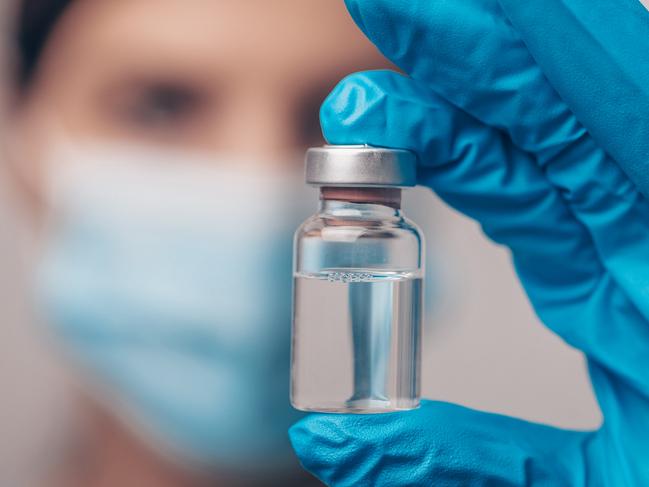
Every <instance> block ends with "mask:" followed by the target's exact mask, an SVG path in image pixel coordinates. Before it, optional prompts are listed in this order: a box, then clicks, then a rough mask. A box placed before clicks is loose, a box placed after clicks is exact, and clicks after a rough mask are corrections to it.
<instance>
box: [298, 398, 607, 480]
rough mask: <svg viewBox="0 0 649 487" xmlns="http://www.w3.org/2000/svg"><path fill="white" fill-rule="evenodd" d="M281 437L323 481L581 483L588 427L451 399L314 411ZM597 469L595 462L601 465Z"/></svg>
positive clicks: (592, 438)
mask: <svg viewBox="0 0 649 487" xmlns="http://www.w3.org/2000/svg"><path fill="white" fill-rule="evenodd" d="M289 436H290V439H291V443H292V444H293V448H294V449H295V451H296V453H297V455H298V457H299V458H300V461H301V462H302V465H303V466H304V467H305V468H306V469H307V470H308V471H310V472H311V473H313V474H314V475H315V476H316V477H318V478H319V479H320V480H322V481H323V482H324V483H326V484H327V485H331V486H334V487H343V486H352V485H353V486H357V485H372V486H376V487H383V486H386V487H387V486H390V487H400V486H406V485H408V486H419V485H433V484H434V485H448V486H453V485H457V486H465V485H510V486H514V485H521V486H522V485H532V484H535V485H536V484H539V485H583V484H584V482H585V479H586V478H588V475H589V474H595V472H590V473H589V472H584V471H583V467H582V465H583V463H584V460H585V458H586V457H587V456H588V455H589V454H590V449H591V448H592V445H591V444H592V442H594V441H596V439H595V438H596V437H595V435H594V434H593V433H578V432H571V431H564V430H557V429H553V428H549V427H545V426H541V425H537V424H532V423H527V422H525V421H520V420H516V419H513V418H507V417H505V416H500V415H495V414H487V413H482V412H478V411H473V410H470V409H467V408H463V407H460V406H455V405H452V404H447V403H441V402H433V401H422V405H421V407H420V408H419V409H418V410H414V411H409V412H403V413H393V414H379V415H345V414H316V415H311V416H308V417H306V418H305V419H303V420H301V421H300V422H299V423H297V424H296V425H294V426H293V427H292V428H291V429H290V431H289ZM601 467H603V466H601Z"/></svg>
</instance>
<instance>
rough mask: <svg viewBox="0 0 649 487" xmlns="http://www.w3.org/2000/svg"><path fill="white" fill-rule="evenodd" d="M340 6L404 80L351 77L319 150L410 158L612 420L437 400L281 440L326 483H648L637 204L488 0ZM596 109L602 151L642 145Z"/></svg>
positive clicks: (644, 257) (648, 411) (644, 269)
mask: <svg viewBox="0 0 649 487" xmlns="http://www.w3.org/2000/svg"><path fill="white" fill-rule="evenodd" d="M503 1H504V0H503ZM508 3H509V2H508ZM513 3H514V2H512V4H513ZM529 3H532V4H537V3H539V2H534V1H532V2H529ZM595 3H596V2H595ZM348 6H349V8H350V11H351V12H352V14H353V16H354V18H355V20H356V21H357V23H358V24H359V25H360V26H361V28H362V29H363V30H364V31H365V33H366V34H367V35H368V37H369V38H370V39H371V40H372V41H373V42H375V43H376V44H377V45H378V47H379V48H380V49H381V50H382V51H383V52H384V53H385V54H386V55H387V56H388V57H389V58H391V59H392V60H393V61H394V62H395V63H396V64H397V65H399V66H400V67H401V68H402V69H404V70H405V71H406V72H408V73H409V74H410V75H411V76H412V78H409V77H406V76H402V75H399V74H396V73H392V72H386V71H380V72H369V73H361V74H356V75H352V76H350V77H348V78H346V79H345V80H344V81H343V82H341V83H340V84H339V85H338V87H337V88H336V89H334V91H333V92H332V94H331V95H330V96H329V97H328V99H327V100H326V101H325V103H324V105H323V107H322V112H321V118H322V125H323V130H324V133H325V136H326V138H327V139H328V140H329V141H330V142H331V143H335V144H341V143H369V144H374V145H383V146H389V147H402V148H409V149H411V150H413V151H415V152H416V153H417V154H418V155H419V159H420V170H419V179H420V183H421V184H424V185H427V186H429V187H431V188H432V189H433V190H434V191H436V192H437V194H439V195H440V196H441V197H442V198H444V199H445V200H446V201H447V202H448V203H449V204H451V205H452V206H453V207H455V208H457V209H459V210H460V211H463V212H465V213H466V214H468V215H470V216H472V217H473V218H475V219H477V220H478V221H479V222H480V223H481V224H482V227H483V229H484V231H485V233H487V235H488V236H489V237H491V238H492V239H493V240H495V241H496V242H499V243H502V244H504V245H507V246H508V247H509V248H510V249H511V252H512V258H513V261H514V264H515V266H516V269H517V271H518V274H519V276H520V278H521V280H522V282H523V285H524V286H525V289H526V291H527V294H528V296H529V298H530V300H531V301H532V303H533V305H534V308H535V309H536V311H537V313H538V315H539V316H540V318H541V319H542V320H543V322H544V323H545V324H546V325H547V326H548V327H550V328H551V329H552V330H553V331H554V332H556V333H557V334H559V335H560V336H561V337H563V338H564V339H565V340H566V342H568V343H569V344H571V345H573V346H574V347H577V348H579V349H581V350H582V351H583V352H584V353H585V354H586V356H587V358H588V366H589V371H590V375H591V379H592V382H593V386H594V389H595V392H596V395H597V398H598V400H599V403H600V406H601V408H602V411H603V413H604V417H605V420H604V424H603V425H602V427H601V428H600V429H599V430H598V431H593V432H573V431H566V430H557V429H553V428H549V427H545V426H541V425H535V424H531V423H528V422H525V421H521V420H517V419H512V418H506V417H502V416H498V415H492V414H486V413H482V412H477V411H472V410H468V409H465V408H462V407H459V406H454V405H450V404H444V403H437V402H424V403H423V405H422V407H421V409H419V410H417V411H413V412H407V413H395V414H386V415H373V416H355V415H322V414H320V415H311V416H309V417H307V418H306V419H304V420H302V421H300V422H299V423H297V424H296V425H295V426H294V427H293V428H292V429H291V432H290V434H291V439H292V442H293V446H294V448H295V449H296V451H297V453H298V455H299V457H300V458H301V461H302V463H303V465H304V466H305V467H306V468H307V469H308V470H310V471H311V472H312V473H314V474H315V475H316V476H317V477H319V478H320V479H322V480H323V481H324V482H326V483H327V484H329V485H334V486H352V485H354V486H365V485H372V486H391V487H396V486H405V485H462V486H465V485H552V486H554V485H570V486H574V485H596V486H597V485H606V486H609V485H615V486H621V485H634V486H635V485H640V486H643V485H649V204H648V202H647V200H646V199H645V197H644V196H643V195H642V194H641V193H640V192H639V191H638V189H637V187H636V186H635V185H634V183H632V182H631V181H630V180H629V179H628V177H627V175H626V174H625V172H624V171H622V169H621V168H620V166H619V165H618V163H617V162H616V161H615V160H613V159H612V158H611V157H610V156H608V155H607V154H606V153H605V151H604V150H602V148H601V146H600V145H598V144H597V143H596V142H595V141H594V139H593V138H592V137H591V135H590V134H589V132H587V131H586V129H585V128H584V127H583V126H582V125H581V124H580V123H579V122H578V121H577V118H576V117H575V114H574V112H573V110H572V109H571V106H568V105H567V104H566V103H565V102H564V101H563V98H562V97H560V96H559V95H558V94H557V92H556V91H555V90H554V89H553V87H552V86H551V85H550V83H549V82H548V80H547V78H546V76H545V74H544V70H542V69H541V68H540V67H539V65H537V64H536V63H535V62H534V60H533V58H532V57H531V55H530V53H529V52H528V50H527V47H526V45H525V44H524V42H523V40H522V39H521V36H520V35H519V33H518V30H517V29H515V28H514V27H513V26H512V23H510V21H509V20H508V19H507V17H506V16H505V15H504V14H503V13H502V11H501V9H500V7H499V4H498V3H497V2H496V0H437V1H431V0H373V1H372V2H370V1H367V0H366V1H362V0H349V1H348ZM520 8H521V9H523V7H522V6H521V7H520ZM530 8H531V7H530ZM616 8H619V7H613V6H612V7H611V9H616ZM614 15H615V14H614V13H613V12H611V16H612V17H614ZM521 19H524V16H521ZM535 20H536V19H535ZM546 20H547V19H546ZM573 20H574V28H575V29H578V26H579V25H581V23H580V22H578V21H576V20H575V19H573ZM566 28H567V26H566ZM552 32H555V31H552ZM647 34H649V29H646V30H644V31H642V32H637V37H640V36H645V37H646V36H647ZM548 35H549V34H548ZM564 35H566V36H567V35H568V33H567V32H566V33H565V34H564ZM580 35H583V32H581V34H580ZM638 41H640V40H639V39H638ZM572 48H573V49H576V48H578V46H577V47H575V46H572ZM609 61H610V60H609ZM611 62H613V61H611ZM645 68H646V66H645V67H643V68H642V69H645ZM555 69H556V70H559V69H560V66H556V68H555ZM638 72H639V71H638ZM584 76H587V75H586V74H584ZM646 79H649V78H646ZM582 96H583V98H584V99H586V98H587V96H588V95H587V94H585V93H584V94H582ZM566 99H567V97H566ZM593 101H594V102H597V103H599V104H600V107H602V106H608V107H609V111H610V113H611V115H610V116H609V117H608V120H607V119H606V116H605V115H601V119H597V120H596V122H597V124H598V125H597V126H598V127H604V126H605V125H606V124H607V123H609V122H611V123H612V126H611V131H610V132H609V133H608V138H609V139H610V140H612V141H613V143H612V145H611V147H623V146H624V145H625V144H628V145H633V144H640V143H643V142H644V143H645V144H646V141H641V140H638V138H637V137H639V136H637V135H636V134H637V132H636V127H631V126H624V125H620V124H621V123H622V122H621V121H620V120H621V119H620V118H619V117H617V118H616V116H615V114H614V110H615V107H614V105H613V104H612V103H611V102H610V100H608V101H607V100H605V99H601V98H600V99H597V100H593ZM593 113H594V112H593ZM644 116H645V117H646V116H647V115H646V113H645V114H644ZM645 126H646V120H645ZM613 129H615V131H613ZM644 133H645V136H646V135H647V131H646V130H645V132H644ZM601 142H605V141H603V140H602V141H600V143H601ZM631 152H632V151H631ZM621 155H623V154H621ZM635 162H637V161H632V160H627V159H624V163H627V164H633V163H635ZM647 162H649V159H648V160H647ZM648 174H649V173H648Z"/></svg>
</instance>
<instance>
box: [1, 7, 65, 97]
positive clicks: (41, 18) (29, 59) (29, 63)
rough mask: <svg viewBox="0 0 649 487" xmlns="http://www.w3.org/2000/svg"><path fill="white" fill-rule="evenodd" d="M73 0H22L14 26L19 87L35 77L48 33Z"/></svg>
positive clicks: (27, 83) (26, 84) (25, 85)
mask: <svg viewBox="0 0 649 487" xmlns="http://www.w3.org/2000/svg"><path fill="white" fill-rule="evenodd" d="M71 3H72V0H21V1H20V3H19V5H18V23H17V26H16V29H15V34H14V35H15V45H16V51H17V52H16V58H17V59H16V61H17V64H18V66H17V73H16V75H17V76H16V78H17V79H16V81H17V83H18V85H19V86H20V87H23V88H24V87H27V86H28V85H29V84H30V82H31V81H32V79H33V77H34V73H35V72H36V69H37V67H38V61H39V60H40V58H41V55H42V53H43V50H44V48H45V46H46V44H47V40H48V39H49V37H50V34H51V33H52V31H53V30H54V27H55V26H56V24H57V22H58V21H59V20H60V18H61V15H62V14H63V12H64V11H65V9H66V8H67V7H69V6H70V4H71Z"/></svg>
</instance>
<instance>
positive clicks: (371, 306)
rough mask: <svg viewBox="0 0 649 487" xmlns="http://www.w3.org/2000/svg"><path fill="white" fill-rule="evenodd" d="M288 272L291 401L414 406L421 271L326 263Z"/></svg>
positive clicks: (369, 407) (318, 405) (386, 408)
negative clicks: (324, 266)
mask: <svg viewBox="0 0 649 487" xmlns="http://www.w3.org/2000/svg"><path fill="white" fill-rule="evenodd" d="M294 280H295V282H294V286H295V287H294V293H295V295H294V300H295V303H294V317H293V348H292V354H293V357H292V359H293V360H292V373H291V376H292V378H291V403H292V404H293V406H294V407H295V408H297V409H300V410H304V411H319V412H340V413H383V412H392V411H402V410H408V409H414V408H416V407H418V406H419V389H420V386H419V384H420V377H419V375H420V374H419V370H420V362H421V359H420V335H421V312H420V308H421V299H422V279H421V276H419V275H417V274H414V273H405V272H404V273H399V272H376V271H375V270H363V269H339V270H336V269H332V270H327V271H325V272H321V273H317V274H299V273H298V274H296V275H295V276H294Z"/></svg>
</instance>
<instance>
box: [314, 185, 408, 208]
mask: <svg viewBox="0 0 649 487" xmlns="http://www.w3.org/2000/svg"><path fill="white" fill-rule="evenodd" d="M320 200H321V201H347V202H349V203H360V204H370V205H382V206H389V207H390V208H394V209H395V210H399V209H400V208H401V188H353V187H352V188H350V187H332V186H323V187H322V188H320Z"/></svg>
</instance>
